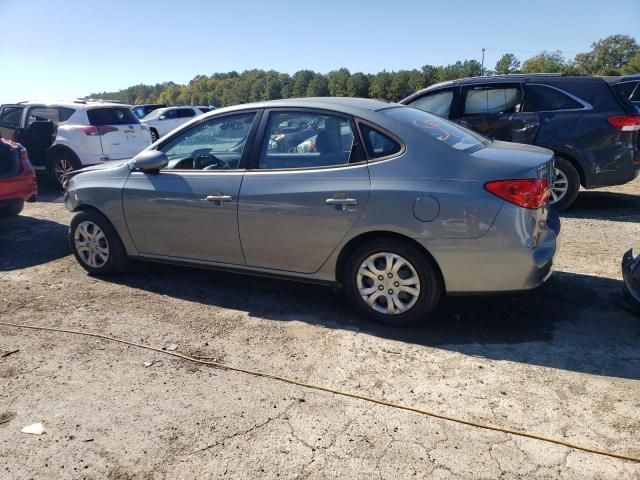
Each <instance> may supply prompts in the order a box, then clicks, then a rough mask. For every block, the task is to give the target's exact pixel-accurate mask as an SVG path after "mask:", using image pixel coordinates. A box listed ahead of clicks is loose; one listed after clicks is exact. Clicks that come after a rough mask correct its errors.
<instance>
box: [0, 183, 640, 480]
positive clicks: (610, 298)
mask: <svg viewBox="0 0 640 480" xmlns="http://www.w3.org/2000/svg"><path fill="white" fill-rule="evenodd" d="M70 218H71V214H70V213H68V212H67V211H66V210H65V209H64V207H63V205H62V203H60V198H59V195H57V194H55V193H53V192H51V191H45V192H44V193H43V194H42V195H41V201H40V202H39V203H36V204H31V205H28V206H27V207H26V208H25V211H24V212H23V214H22V215H21V216H20V217H18V218H16V219H13V220H9V221H3V222H4V223H2V224H0V290H1V291H2V294H1V295H0V321H4V322H15V323H24V324H33V325H47V326H54V327H60V328H70V329H83V330H88V331H92V332H99V333H104V334H108V335H112V336H116V337H119V338H123V339H127V340H131V341H134V342H141V343H144V344H147V345H152V346H157V347H161V348H162V347H164V346H165V345H167V344H170V343H176V344H177V345H178V349H177V351H178V352H182V353H186V354H190V355H196V356H199V357H205V358H211V359H215V360H217V361H221V362H225V363H228V364H231V365H235V366H239V367H244V368H248V369H258V370H262V371H266V372H270V373H274V374H277V375H282V376H286V377H290V378H293V379H297V380H301V381H305V382H309V383H314V384H319V385H324V386H328V387H332V388H337V389H341V390H347V391H352V392H360V393H362V394H364V395H367V396H371V397H376V398H380V399H386V400H388V401H393V402H399V403H402V404H406V405H412V406H416V407H420V408H424V409H430V410H434V411H437V412H441V413H443V414H447V415H453V416H458V417H461V418H464V419H468V420H474V421H478V422H481V423H492V424H496V425H501V426H505V427H509V428H513V429H518V430H525V431H529V432H533V433H538V434H542V435H547V436H552V437H557V438H560V439H564V440H566V441H570V442H574V443H580V444H584V445H586V446H591V447H595V448H600V449H607V450H611V451H614V452H619V453H626V454H629V455H634V456H636V457H639V456H640V348H639V344H640V318H638V317H635V316H633V315H632V314H630V313H628V312H626V311H625V310H623V309H621V308H620V307H619V306H618V305H617V304H616V303H615V300H616V298H617V295H618V294H619V292H620V289H621V286H622V282H621V275H620V259H621V257H622V254H623V253H624V252H625V251H626V250H627V249H628V248H631V247H636V248H638V249H640V241H639V234H640V223H639V222H640V180H639V181H636V182H635V183H632V184H629V185H626V186H623V187H617V188H611V189H605V190H600V191H591V192H583V193H581V195H580V198H579V200H578V202H577V204H576V206H575V208H574V209H573V210H571V211H570V212H569V213H568V214H566V215H564V216H563V219H562V228H563V240H562V247H561V251H560V254H559V255H558V257H557V261H556V272H555V274H554V275H553V276H552V278H551V279H550V280H549V282H548V283H547V284H546V285H545V286H543V287H541V288H539V289H538V290H536V291H532V292H528V293H525V294H522V295H518V296H509V297H476V298H453V299H449V300H446V301H444V302H443V303H442V305H441V306H440V307H439V309H438V311H437V312H436V315H435V318H434V319H433V320H432V321H431V322H430V323H428V324H425V325H423V326H420V327H418V328H413V329H407V330H398V329H391V328H383V327H380V326H376V325H373V324H370V323H367V322H366V321H365V320H363V319H361V318H359V317H357V316H356V315H355V314H354V313H353V311H352V310H351V308H350V307H349V306H348V304H347V302H346V301H345V300H344V299H343V298H342V297H341V296H340V295H337V294H334V293H333V292H332V291H331V290H330V289H328V288H324V287H316V286H307V285H299V284H295V283H288V282H284V281H275V280H270V279H261V278H252V277H245V276H238V275H230V274H227V273H216V272H210V271H204V270H196V269H188V268H178V267H169V266H159V265H136V266H135V268H134V270H133V271H131V272H129V273H127V274H126V275H122V276H119V277H114V278H109V279H99V278H92V277H90V276H87V275H86V274H85V272H84V270H82V269H81V268H80V266H79V265H77V263H76V261H75V259H74V258H73V257H72V256H71V255H70V254H69V249H68V247H67V241H66V232H67V225H68V223H69V221H70ZM15 350H18V351H17V352H14V353H12V354H10V355H6V356H2V355H4V354H6V353H8V352H12V351H15ZM145 362H155V363H153V364H152V365H151V366H149V367H145ZM39 421H44V423H45V426H46V433H45V434H44V435H41V436H35V435H29V434H25V433H21V432H20V430H21V428H22V427H24V426H26V425H29V424H31V423H34V422H39ZM0 459H2V460H1V461H0V478H2V479H23V478H52V479H54V478H55V479H58V478H73V479H76V478H77V479H81V478H88V479H89V478H90V479H102V478H107V479H138V478H141V479H156V478H157V479H160V478H174V479H195V478H198V479H201V478H234V479H236V478H237V479H257V478H259V479H263V478H265V479H293V478H312V479H324V478H349V479H371V478H381V479H403V478H430V479H445V478H446V479H448V478H487V479H495V478H505V479H512V478H523V479H533V478H561V479H574V478H575V479H586V478H603V479H616V480H618V479H624V478H640V464H635V463H632V462H628V461H623V460H616V459H611V458H607V457H602V456H598V455H594V454H589V453H585V452H581V451H576V450H572V449H568V448H565V447H561V446H557V445H553V444H548V443H543V442H540V441H536V440H530V439H524V438H520V437H515V436H512V435H508V434H503V433H498V432H491V431H486V430H480V429H477V428H473V427H468V426H463V425H460V424H455V423H451V422H447V421H443V420H437V419H434V418H429V417H425V416H420V415H417V414H415V413H411V412H406V411H398V410H394V409H392V408H388V407H383V406H379V405H373V404H370V403H366V402H363V401H360V400H355V399H349V398H345V397H340V396H336V395H332V394H329V393H322V392H317V391H310V390H307V389H304V388H301V387H297V386H292V385H287V384H283V383H279V382H276V381H273V380H269V379H265V378H256V377H252V376H249V375H246V374H242V373H236V372H231V371H225V370H219V369H214V368H211V367H207V366H202V365H196V364H193V363H188V362H185V361H181V360H177V359H172V358H169V357H167V356H165V355H162V354H160V353H154V352H150V351H146V350H141V349H137V348H134V347H127V346H123V345H121V344H116V343H111V342H107V341H102V340H96V339H93V338H87V337H78V336H70V335H64V334H56V333H45V332H36V331H29V330H18V329H14V328H7V327H0Z"/></svg>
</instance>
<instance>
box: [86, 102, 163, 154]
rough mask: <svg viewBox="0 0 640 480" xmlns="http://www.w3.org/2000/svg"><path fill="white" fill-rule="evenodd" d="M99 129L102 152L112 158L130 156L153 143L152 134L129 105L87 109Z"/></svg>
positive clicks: (94, 124)
mask: <svg viewBox="0 0 640 480" xmlns="http://www.w3.org/2000/svg"><path fill="white" fill-rule="evenodd" d="M87 116H88V117H89V123H90V124H91V125H92V126H94V127H96V128H97V129H98V133H99V134H100V142H101V144H102V153H104V154H105V155H106V156H108V157H109V158H110V159H112V160H119V159H122V158H130V157H133V156H134V155H136V154H137V153H139V152H141V151H142V150H144V149H145V148H147V147H148V146H149V145H151V134H150V133H149V131H148V130H147V129H146V127H143V126H142V125H141V124H140V121H139V120H138V118H137V117H136V116H135V115H134V114H133V113H132V112H131V110H129V108H128V107H123V106H117V107H100V108H94V109H91V110H88V111H87Z"/></svg>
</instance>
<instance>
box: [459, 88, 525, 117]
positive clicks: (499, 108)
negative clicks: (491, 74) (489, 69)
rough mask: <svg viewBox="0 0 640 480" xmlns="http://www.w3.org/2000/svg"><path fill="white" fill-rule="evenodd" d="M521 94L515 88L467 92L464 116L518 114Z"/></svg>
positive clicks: (483, 89)
mask: <svg viewBox="0 0 640 480" xmlns="http://www.w3.org/2000/svg"><path fill="white" fill-rule="evenodd" d="M521 107H522V92H521V91H520V89H519V88H516V87H506V88H482V89H472V90H468V91H467V97H466V99H465V104H464V114H465V115H478V114H495V113H508V112H519V111H521V109H522V108H521Z"/></svg>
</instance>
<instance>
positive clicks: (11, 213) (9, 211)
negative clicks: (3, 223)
mask: <svg viewBox="0 0 640 480" xmlns="http://www.w3.org/2000/svg"><path fill="white" fill-rule="evenodd" d="M23 208H24V201H22V200H20V201H17V202H15V203H12V204H10V205H6V206H4V207H1V208H0V217H5V218H6V217H15V216H18V215H20V212H21V211H22V209H23Z"/></svg>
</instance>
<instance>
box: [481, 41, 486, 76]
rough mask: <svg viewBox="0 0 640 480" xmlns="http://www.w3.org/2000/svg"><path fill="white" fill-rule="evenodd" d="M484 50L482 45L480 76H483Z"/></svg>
mask: <svg viewBox="0 0 640 480" xmlns="http://www.w3.org/2000/svg"><path fill="white" fill-rule="evenodd" d="M484 50H485V48H484V47H482V66H481V67H480V76H482V77H484Z"/></svg>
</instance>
